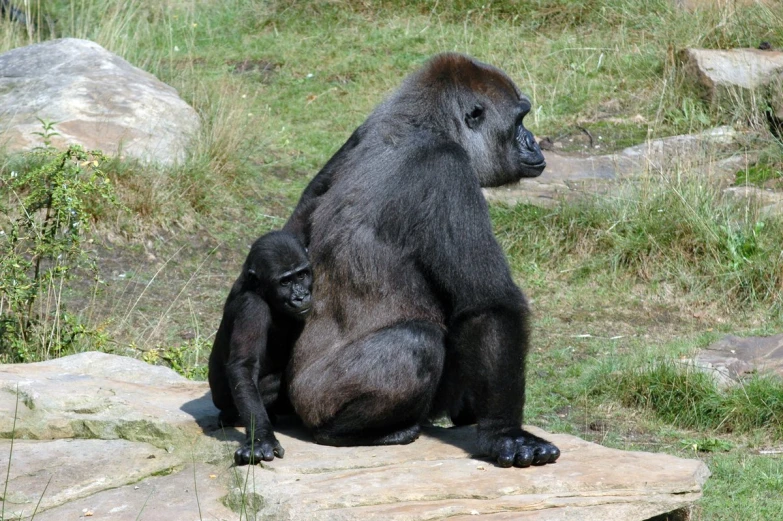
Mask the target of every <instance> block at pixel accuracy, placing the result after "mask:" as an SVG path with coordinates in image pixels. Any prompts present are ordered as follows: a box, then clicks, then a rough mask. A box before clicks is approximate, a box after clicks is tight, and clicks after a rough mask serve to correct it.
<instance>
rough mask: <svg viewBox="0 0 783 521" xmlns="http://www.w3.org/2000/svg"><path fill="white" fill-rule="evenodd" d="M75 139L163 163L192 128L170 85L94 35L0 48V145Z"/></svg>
mask: <svg viewBox="0 0 783 521" xmlns="http://www.w3.org/2000/svg"><path fill="white" fill-rule="evenodd" d="M39 119H40V120H44V121H47V122H54V123H55V124H54V130H55V131H56V132H58V133H59V136H54V137H53V138H52V139H51V141H52V144H53V145H54V146H63V145H66V144H70V143H76V144H80V145H82V146H84V147H85V148H87V149H99V150H102V151H103V152H105V153H107V154H109V155H118V154H119V155H120V156H121V157H129V158H136V159H140V160H142V161H145V162H156V163H160V164H163V165H170V164H173V163H177V162H182V161H184V159H185V157H186V152H187V150H188V146H189V144H190V142H191V139H192V138H193V136H194V135H195V134H196V133H197V132H198V130H199V127H200V122H199V117H198V114H196V111H195V110H193V108H192V107H190V106H189V105H188V104H187V103H185V102H184V101H183V100H182V99H181V98H180V97H179V95H178V94H177V91H176V90H175V89H174V88H173V87H170V86H168V85H166V84H165V83H162V82H161V81H159V80H158V79H157V78H155V76H153V75H152V74H149V73H147V72H145V71H143V70H141V69H139V68H137V67H134V66H132V65H131V64H129V63H128V62H126V61H125V60H123V59H122V58H120V57H119V56H117V55H115V54H112V53H110V52H109V51H107V50H106V49H104V48H103V47H101V46H100V45H98V44H97V43H95V42H90V41H87V40H79V39H75V38H64V39H60V40H52V41H48V42H43V43H39V44H35V45H30V46H27V47H20V48H18V49H13V50H11V51H8V52H6V53H3V54H0V148H5V149H6V150H8V151H20V150H29V149H32V148H34V147H36V146H40V145H42V144H43V138H42V136H40V135H38V134H36V133H40V132H42V131H43V126H42V123H41V121H39Z"/></svg>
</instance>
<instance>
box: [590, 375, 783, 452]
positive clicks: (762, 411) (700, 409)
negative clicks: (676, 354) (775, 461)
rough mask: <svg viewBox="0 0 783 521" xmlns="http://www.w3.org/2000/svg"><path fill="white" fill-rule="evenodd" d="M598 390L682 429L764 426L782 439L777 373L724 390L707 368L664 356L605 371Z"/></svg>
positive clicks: (782, 387)
mask: <svg viewBox="0 0 783 521" xmlns="http://www.w3.org/2000/svg"><path fill="white" fill-rule="evenodd" d="M593 393H597V394H604V395H610V396H613V397H614V398H615V399H618V400H619V401H620V402H622V403H623V405H625V406H627V407H634V408H642V409H647V410H650V411H652V412H653V413H655V414H656V415H657V416H658V417H659V418H660V419H661V420H662V421H664V422H666V423H669V424H671V425H676V426H678V427H681V428H686V429H700V430H710V431H714V432H724V433H744V434H749V433H753V432H755V431H756V430H757V429H764V430H766V431H768V432H769V433H770V435H772V436H773V437H775V438H778V439H782V438H783V384H781V382H780V379H779V378H778V377H775V376H772V375H766V376H758V375H757V376H752V377H750V378H747V379H744V380H741V381H740V382H739V383H738V384H736V385H734V386H731V387H729V388H726V389H721V388H719V387H718V385H717V384H716V382H715V380H714V379H713V378H712V377H711V376H710V375H709V374H707V373H705V372H704V371H702V370H699V369H696V368H693V367H689V366H686V365H683V364H682V363H675V362H672V361H666V360H663V361H656V362H652V363H650V362H648V363H644V364H642V365H635V364H634V365H629V366H626V367H624V368H622V369H620V370H616V371H611V372H609V373H602V374H601V376H600V378H599V379H598V383H597V384H596V387H595V388H594V389H593Z"/></svg>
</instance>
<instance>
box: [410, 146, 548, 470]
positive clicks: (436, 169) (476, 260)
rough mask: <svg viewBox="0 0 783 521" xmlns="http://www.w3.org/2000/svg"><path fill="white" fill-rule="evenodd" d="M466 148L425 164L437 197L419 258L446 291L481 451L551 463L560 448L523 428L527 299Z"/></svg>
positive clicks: (450, 342)
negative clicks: (499, 240) (494, 226)
mask: <svg viewBox="0 0 783 521" xmlns="http://www.w3.org/2000/svg"><path fill="white" fill-rule="evenodd" d="M463 154H464V152H462V151H461V150H460V149H459V148H457V147H449V149H446V150H441V151H440V153H429V154H427V157H426V159H424V160H423V161H422V163H420V167H421V168H423V169H425V170H429V171H428V172H426V175H425V176H423V177H425V178H426V179H427V180H428V181H427V182H428V183H429V184H430V186H429V190H430V191H431V192H430V193H432V194H433V196H432V198H431V199H430V200H428V201H427V202H426V203H425V205H426V206H427V207H428V208H427V213H428V215H429V216H431V218H430V219H429V220H428V226H427V228H426V229H427V231H426V232H425V234H423V235H424V236H423V237H422V239H423V244H422V247H421V248H420V251H421V252H422V256H421V258H420V259H419V262H420V263H421V264H422V265H423V266H424V267H425V273H426V276H427V277H428V278H429V279H430V280H431V281H432V282H434V283H435V287H436V288H437V290H438V292H439V293H440V294H442V295H444V296H445V301H446V302H445V303H446V308H447V313H448V318H447V331H448V333H447V350H448V351H449V352H451V353H452V355H451V356H454V357H455V359H456V360H457V361H458V364H459V367H458V369H457V370H458V374H459V379H460V381H461V382H462V383H464V385H465V387H466V389H465V391H466V392H467V393H468V396H470V398H471V401H472V403H473V404H474V408H475V410H474V411H473V413H474V414H475V418H476V420H477V423H478V442H479V448H480V450H481V452H482V453H485V454H487V455H489V456H490V457H491V458H493V459H495V460H497V462H498V464H499V465H500V466H503V467H509V466H511V465H515V466H518V467H526V466H529V465H530V464H531V463H532V464H544V463H548V462H552V461H555V460H556V459H557V457H558V456H559V454H560V453H559V451H558V449H557V448H556V447H555V446H554V445H552V444H550V443H549V442H547V441H545V440H543V439H541V438H538V437H536V436H534V435H533V434H530V433H528V432H526V431H524V430H523V429H522V428H521V424H522V419H523V418H522V417H523V409H524V404H525V396H524V389H525V357H526V353H527V348H528V325H527V323H526V317H527V315H528V310H527V303H526V301H525V298H524V296H523V295H522V292H521V291H520V290H519V289H518V288H517V286H516V285H515V284H514V282H513V280H512V278H511V273H510V270H509V268H508V264H507V262H506V259H505V255H504V253H503V251H502V249H501V248H500V246H499V244H498V243H497V241H496V239H495V237H494V235H493V232H492V226H491V223H490V220H489V212H488V208H487V204H486V202H485V200H484V198H483V196H482V194H481V189H480V187H479V185H478V181H477V180H476V177H475V175H474V174H473V173H472V172H471V171H470V170H469V169H470V167H469V166H468V162H467V160H466V158H465V157H463ZM433 174H435V175H433ZM433 185H434V186H433ZM432 217H435V218H432Z"/></svg>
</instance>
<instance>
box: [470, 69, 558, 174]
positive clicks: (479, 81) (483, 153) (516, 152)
mask: <svg viewBox="0 0 783 521" xmlns="http://www.w3.org/2000/svg"><path fill="white" fill-rule="evenodd" d="M461 58H462V60H464V61H468V60H469V59H468V58H466V57H461ZM458 63H459V62H458ZM459 65H461V70H460V71H459V72H460V73H461V74H454V76H456V77H458V78H459V80H458V82H459V83H458V85H459V91H460V96H459V98H458V100H459V101H458V105H459V108H458V109H457V110H459V111H460V112H461V113H463V114H464V120H463V121H464V127H465V129H464V131H463V133H462V136H463V137H462V139H463V141H462V144H463V146H464V147H465V149H466V151H467V152H468V155H469V156H470V159H471V164H472V165H473V168H474V169H475V172H476V175H477V177H478V179H479V182H480V184H481V186H485V187H486V186H499V185H503V184H507V183H513V182H516V181H519V180H520V179H521V178H523V177H536V176H539V175H541V172H543V171H544V168H545V167H546V161H545V160H544V155H543V154H542V153H541V149H540V148H539V146H538V143H536V140H535V138H534V137H533V134H532V133H531V132H530V131H529V130H528V129H527V128H525V125H524V123H523V120H524V119H525V116H526V115H527V114H528V113H529V112H530V108H531V104H530V100H529V99H528V98H527V96H524V95H523V94H521V93H520V91H519V89H518V88H517V87H516V85H514V83H513V82H512V81H511V80H510V79H509V78H508V76H506V75H505V73H503V72H502V71H500V70H499V69H496V68H495V67H492V66H491V65H486V64H483V63H481V62H477V61H474V60H470V61H469V65H466V64H465V63H459Z"/></svg>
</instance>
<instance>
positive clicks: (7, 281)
mask: <svg viewBox="0 0 783 521" xmlns="http://www.w3.org/2000/svg"><path fill="white" fill-rule="evenodd" d="M29 159H30V162H29V165H31V166H30V167H29V168H24V169H20V170H19V171H16V170H7V171H3V172H2V173H1V174H0V196H1V198H0V215H2V216H3V222H2V223H0V362H6V363H7V362H24V361H30V360H40V359H46V358H49V357H50V356H51V355H58V354H60V353H61V352H63V351H67V350H68V349H69V348H71V347H73V346H74V343H75V341H76V339H77V338H78V337H80V336H82V335H85V334H88V330H87V328H86V327H85V326H84V325H82V324H80V323H79V320H78V319H77V318H76V317H75V316H73V315H71V314H69V313H67V312H65V307H64V305H63V302H62V295H63V291H64V290H65V289H66V288H67V284H66V283H67V282H68V281H69V280H71V279H72V277H73V276H74V275H75V272H76V271H77V270H80V269H81V270H84V269H86V270H90V271H92V273H93V278H94V280H96V282H97V280H98V277H97V268H96V265H95V261H94V260H93V259H92V258H91V257H90V255H88V254H87V253H86V252H85V251H84V249H83V241H84V240H85V237H86V235H87V234H88V232H89V228H90V224H91V223H92V221H93V220H94V219H95V218H96V217H97V216H98V215H99V214H100V213H101V212H102V211H103V209H104V208H105V206H106V205H108V206H116V205H117V204H118V203H117V200H116V197H115V193H114V189H113V187H112V185H111V183H110V181H109V179H108V177H107V176H106V175H105V174H104V173H103V172H102V171H101V169H100V165H101V162H102V161H104V156H103V155H102V154H101V153H100V152H97V151H93V152H87V151H85V150H83V149H82V148H81V147H79V146H77V145H72V146H70V147H69V148H68V149H67V150H65V151H62V152H56V151H54V150H52V149H50V148H48V147H46V148H43V149H40V150H37V151H35V152H33V153H32V156H31V157H30V158H29ZM82 280H83V279H82Z"/></svg>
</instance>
